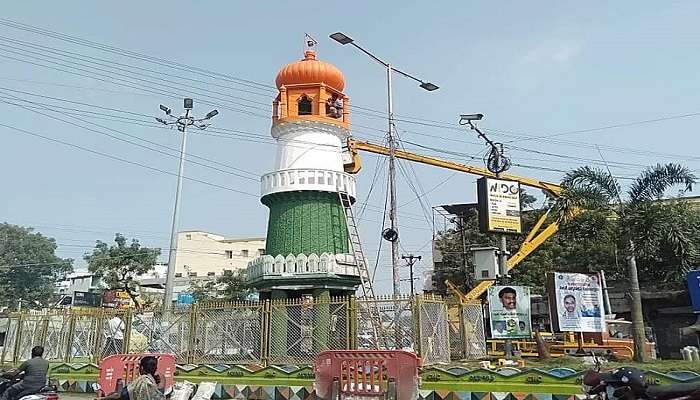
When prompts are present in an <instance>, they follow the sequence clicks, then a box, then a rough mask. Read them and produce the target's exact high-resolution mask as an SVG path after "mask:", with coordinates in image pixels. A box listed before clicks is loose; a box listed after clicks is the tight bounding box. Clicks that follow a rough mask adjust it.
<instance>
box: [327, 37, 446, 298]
mask: <svg viewBox="0 0 700 400" xmlns="http://www.w3.org/2000/svg"><path fill="white" fill-rule="evenodd" d="M330 38H331V39H333V40H335V41H336V42H338V43H340V44H342V45H348V44H349V45H352V46H354V47H355V48H357V49H358V50H360V51H361V52H363V53H365V54H366V55H368V56H369V57H370V58H371V59H373V60H374V61H376V62H377V63H379V64H381V65H382V66H384V68H385V69H386V81H387V111H388V122H389V127H388V131H387V140H388V142H389V221H390V224H391V226H390V227H389V229H388V230H385V232H382V237H384V238H385V239H386V240H388V241H389V242H391V270H392V278H393V279H392V281H393V291H394V296H399V295H400V294H401V287H400V284H401V276H400V270H399V242H398V239H399V235H398V221H397V219H396V132H395V126H394V105H393V98H392V87H391V76H392V72H396V73H397V74H399V75H401V76H403V77H406V78H409V79H412V80H414V81H416V82H418V83H419V86H420V87H421V88H423V89H425V90H427V91H429V92H432V91H434V90H437V89H438V88H439V87H438V86H437V85H435V84H433V83H430V82H426V81H423V80H421V79H418V78H416V77H415V76H413V75H410V74H408V73H406V72H404V71H402V70H400V69H397V68H395V67H392V66H391V64H389V63H388V62H386V61H384V60H382V59H380V58H379V57H377V56H375V55H374V54H372V53H371V52H370V51H369V50H367V49H365V48H363V47H361V46H360V45H358V44H357V43H355V40H353V39H352V38H351V37H349V36H347V35H345V34H344V33H342V32H336V33H333V34H331V35H330Z"/></svg>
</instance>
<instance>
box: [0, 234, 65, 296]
mask: <svg viewBox="0 0 700 400" xmlns="http://www.w3.org/2000/svg"><path fill="white" fill-rule="evenodd" d="M55 253H56V241H55V240H54V239H53V238H49V237H46V236H43V235H42V234H41V233H38V232H36V233H35V232H34V229H33V228H26V227H22V226H18V225H11V224H8V223H3V224H0V306H3V307H5V306H7V307H15V306H17V304H18V301H19V300H20V299H21V300H22V302H23V304H24V306H29V307H32V308H34V307H43V306H48V305H50V303H51V302H52V301H53V298H54V289H55V288H56V282H57V281H58V280H60V279H62V278H63V277H65V275H66V274H68V273H70V272H72V271H73V267H72V264H73V260H71V259H63V258H60V257H58V256H56V254H55Z"/></svg>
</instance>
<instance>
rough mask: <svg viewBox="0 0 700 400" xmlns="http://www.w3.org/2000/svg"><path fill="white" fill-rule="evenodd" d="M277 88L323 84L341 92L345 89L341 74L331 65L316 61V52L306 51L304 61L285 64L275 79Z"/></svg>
mask: <svg viewBox="0 0 700 400" xmlns="http://www.w3.org/2000/svg"><path fill="white" fill-rule="evenodd" d="M275 83H276V84H277V88H278V89H279V88H281V87H282V86H287V85H299V84H308V83H323V84H325V85H327V86H330V87H332V88H333V89H335V90H337V91H339V92H342V91H343V89H344V88H345V78H344V77H343V73H342V72H340V70H339V69H338V68H337V67H336V66H335V65H333V64H330V63H327V62H324V61H319V60H317V59H316V52H315V51H313V50H307V51H305V52H304V59H303V60H300V61H296V62H293V63H291V64H287V65H286V66H285V67H283V68H282V69H281V70H280V72H279V73H277V78H276V79H275Z"/></svg>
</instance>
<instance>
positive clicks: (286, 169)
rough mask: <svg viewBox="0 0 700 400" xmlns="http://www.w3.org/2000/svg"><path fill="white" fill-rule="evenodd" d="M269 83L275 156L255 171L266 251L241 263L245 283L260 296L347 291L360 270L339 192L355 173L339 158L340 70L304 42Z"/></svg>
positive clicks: (346, 117) (346, 122)
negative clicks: (269, 165) (266, 168)
mask: <svg viewBox="0 0 700 400" xmlns="http://www.w3.org/2000/svg"><path fill="white" fill-rule="evenodd" d="M275 83H276V87H277V90H278V94H277V97H276V98H275V99H274V100H273V113H272V127H271V129H270V131H271V134H272V137H273V138H274V139H275V140H276V141H277V144H278V146H277V157H276V163H275V169H274V170H273V171H272V172H270V173H267V174H265V175H263V176H262V179H261V198H260V201H261V203H263V204H264V205H265V206H267V207H268V208H269V210H270V213H269V218H268V225H267V242H266V254H265V255H262V256H260V257H258V258H256V259H255V260H254V261H252V262H251V263H250V265H249V266H248V273H247V279H248V284H249V285H250V286H251V287H253V288H255V289H256V290H258V291H259V292H260V298H262V299H289V298H301V297H307V296H313V297H314V298H328V297H329V296H339V295H347V294H352V293H354V292H355V290H356V288H357V286H358V285H359V284H360V274H359V269H358V267H357V263H356V262H355V258H354V256H353V255H352V254H351V253H352V249H351V248H350V243H349V240H348V226H347V220H346V216H345V208H344V205H343V204H342V203H341V199H340V195H341V193H342V194H343V195H344V196H347V198H348V200H349V202H350V203H351V204H352V203H354V201H355V177H354V176H353V175H351V174H348V173H346V172H345V170H344V166H343V152H342V147H343V145H344V143H345V142H346V141H347V139H348V137H349V136H350V135H351V133H350V109H349V106H350V104H349V98H348V97H347V96H346V95H345V94H344V93H343V89H344V87H345V78H344V77H343V74H342V72H340V70H339V69H338V68H336V67H335V66H334V65H332V64H329V63H326V62H323V61H320V60H317V59H316V52H315V51H314V50H313V49H311V48H309V49H307V50H306V51H305V52H304V58H303V59H302V60H300V61H296V62H293V63H291V64H288V65H286V66H285V67H283V68H282V69H281V70H280V71H279V73H278V74H277V78H276V79H275Z"/></svg>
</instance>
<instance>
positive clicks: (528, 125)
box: [0, 0, 700, 293]
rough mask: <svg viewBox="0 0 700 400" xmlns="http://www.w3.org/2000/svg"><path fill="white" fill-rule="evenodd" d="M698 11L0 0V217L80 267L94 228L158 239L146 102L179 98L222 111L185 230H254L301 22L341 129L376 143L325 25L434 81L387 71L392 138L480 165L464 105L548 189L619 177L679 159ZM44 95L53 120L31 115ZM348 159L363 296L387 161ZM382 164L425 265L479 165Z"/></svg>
mask: <svg viewBox="0 0 700 400" xmlns="http://www.w3.org/2000/svg"><path fill="white" fill-rule="evenodd" d="M698 17H700V3H697V2H692V1H674V2H665V3H663V6H659V4H658V3H654V2H633V1H619V2H613V3H611V2H586V3H564V2H542V1H529V2H518V1H504V2H498V3H497V4H496V3H488V2H474V1H442V2H429V3H428V2H412V1H401V2H398V1H396V2H394V1H385V2H376V1H354V2H327V3H313V4H312V3H309V4H308V5H305V3H304V2H234V1H209V2H192V1H187V2H185V1H167V2H166V1H148V2H143V1H141V2H136V1H122V2H94V1H86V0H84V1H73V2H39V1H22V2H8V3H7V4H4V5H3V16H2V18H4V19H3V20H0V111H1V112H2V113H3V115H4V118H3V119H2V121H0V138H2V145H1V146H0V171H2V172H0V173H1V174H2V175H0V176H2V184H3V185H2V187H3V191H2V193H3V195H2V196H0V220H2V221H6V222H9V223H14V224H19V225H25V226H33V227H35V228H36V230H37V231H40V232H42V233H44V234H46V235H48V236H51V237H54V238H56V241H57V243H58V245H59V247H58V254H59V255H60V256H62V257H70V258H74V259H76V263H75V266H76V267H77V268H81V267H83V266H84V262H83V261H82V260H81V259H82V255H83V254H84V253H85V252H87V251H89V250H90V248H91V247H92V246H93V245H94V242H95V240H98V239H99V240H103V241H111V240H112V239H113V237H114V234H115V233H116V232H120V233H123V234H125V235H127V236H128V237H134V238H138V239H139V240H140V241H141V242H142V243H143V244H144V245H146V246H153V247H162V248H167V247H168V240H169V232H170V223H171V216H172V208H173V198H174V193H175V186H176V178H175V176H174V175H173V174H174V173H175V172H176V171H177V155H176V153H175V154H174V153H173V152H172V151H171V150H168V149H167V148H163V147H157V146H167V147H169V148H175V149H177V148H178V146H179V139H178V135H176V131H173V130H168V129H162V127H160V126H158V124H157V123H155V122H154V120H153V117H156V116H161V115H162V114H161V113H160V111H159V110H158V105H159V104H165V105H168V106H169V107H172V108H173V109H174V110H180V109H181V107H182V98H183V97H185V96H190V97H193V98H194V99H195V113H196V114H197V115H204V114H206V113H207V112H208V111H209V110H211V109H212V108H217V109H218V110H219V111H220V114H219V115H218V116H217V117H216V118H215V120H213V125H212V127H211V128H210V129H208V130H207V131H203V132H193V133H192V134H191V135H189V143H188V150H187V153H188V154H190V157H189V160H188V163H187V165H186V168H185V176H187V177H188V178H191V179H187V180H185V182H184V188H183V197H182V212H181V224H180V227H181V229H182V230H205V231H210V232H215V233H218V234H222V235H225V236H227V237H251V236H264V235H265V229H266V223H267V209H266V208H265V206H263V205H262V204H261V203H260V202H259V199H258V193H259V184H258V182H257V181H258V177H259V176H260V175H262V174H264V173H266V172H269V171H271V169H272V168H273V164H274V156H275V145H274V143H272V139H271V137H270V136H269V132H270V131H269V129H270V123H271V121H270V109H271V107H270V103H271V101H272V99H273V98H274V96H275V89H274V78H275V76H276V74H277V71H278V70H279V69H280V68H281V67H282V66H284V65H285V64H287V63H290V62H294V61H296V60H298V59H300V58H301V57H302V51H303V38H304V33H305V32H306V33H309V34H310V35H312V36H313V37H315V38H316V39H317V40H318V42H319V45H318V58H319V59H322V60H324V61H328V62H331V63H333V64H335V65H336V66H337V67H338V68H340V69H341V70H342V71H343V73H344V75H345V79H346V89H345V91H346V93H347V94H348V95H349V96H350V98H351V102H352V105H353V106H354V108H353V115H352V116H351V118H352V124H353V128H352V130H353V134H354V135H355V136H356V137H358V138H361V139H366V140H370V141H374V142H378V141H381V136H382V135H384V133H383V132H384V131H385V130H386V119H385V117H384V113H385V110H386V82H385V73H384V71H383V69H382V68H381V66H379V65H378V64H376V63H374V62H373V61H372V60H370V59H369V58H368V57H366V56H365V55H364V54H362V53H360V52H359V51H357V50H355V49H353V48H351V47H349V46H341V45H339V44H337V43H335V42H333V41H332V40H330V39H329V38H328V35H329V34H330V33H333V32H335V31H342V32H344V33H346V34H347V35H349V36H351V37H353V38H354V39H355V40H356V42H357V43H358V44H360V45H362V46H364V47H366V48H368V49H370V50H371V51H373V52H374V53H376V54H377V55H378V56H379V57H381V58H383V59H385V60H387V61H388V62H390V63H391V64H392V65H395V66H396V67H398V68H400V69H403V70H405V71H407V72H409V73H411V74H413V75H416V76H418V77H420V78H422V79H424V80H427V81H431V82H434V83H435V84H437V85H439V86H440V89H439V90H437V91H435V92H430V93H429V92H426V91H423V90H422V89H420V88H419V87H417V85H416V84H415V82H413V81H410V80H407V79H403V78H401V77H399V76H396V77H395V78H394V109H395V113H396V114H397V118H398V121H397V130H398V132H399V134H400V136H401V138H402V140H403V141H404V142H403V144H404V146H405V148H406V149H407V150H410V151H416V152H421V153H423V154H430V155H435V156H440V157H444V158H448V159H453V160H459V161H462V162H468V163H471V164H475V165H482V161H481V157H482V156H483V155H484V154H485V151H486V146H485V144H484V143H483V141H481V140H480V139H478V138H477V137H476V135H475V134H474V133H473V132H470V131H467V130H465V129H463V127H460V126H459V124H458V119H459V115H460V114H463V113H476V112H479V113H483V114H485V118H484V120H483V121H481V122H480V124H479V126H480V127H481V128H483V129H484V130H485V132H486V133H487V134H488V135H489V137H490V138H492V139H493V140H495V141H499V142H503V143H505V144H506V150H507V152H508V155H509V156H510V157H511V160H512V162H513V164H515V166H514V167H513V168H512V170H511V171H510V172H511V173H513V174H518V175H522V176H530V177H538V178H540V179H543V180H548V181H552V182H558V181H559V180H560V179H561V177H562V175H563V173H564V172H565V171H568V170H570V169H572V168H575V167H578V166H582V165H593V166H599V167H602V168H606V167H607V168H610V170H611V172H612V173H613V174H614V175H616V176H619V177H620V179H621V182H622V183H623V184H628V183H629V182H630V181H631V180H630V178H632V177H634V176H636V175H638V174H639V172H640V171H642V170H643V168H644V167H645V166H648V165H651V164H655V163H666V162H678V163H682V164H684V165H686V166H687V167H689V168H690V169H692V170H694V171H696V172H697V171H700V157H699V156H698V151H697V148H698V145H699V144H700V139H698V136H697V135H696V132H695V131H696V126H697V123H698V119H700V104H699V103H700V102H699V101H698V100H700V99H699V97H700V90H699V89H700V80H699V79H698V78H697V70H698V63H699V61H700V51H698V50H700V39H698V35H697V21H698ZM15 23H22V24H27V25H30V26H31V27H29V28H28V29H29V30H27V27H26V26H25V29H17V28H13V27H12V26H15V27H16V26H17V25H15ZM36 28H40V29H44V30H49V31H53V32H55V33H57V34H59V35H60V34H63V35H70V36H71V38H69V40H59V39H56V38H55V37H54V38H52V37H50V36H47V35H43V34H38V33H32V32H31V30H34V31H35V32H36ZM54 36H56V35H54ZM75 39H82V40H89V41H91V42H94V43H95V44H93V45H91V46H92V47H88V46H83V45H79V44H78V43H80V42H79V41H77V40H75ZM38 46H44V47H38ZM100 46H102V47H100ZM104 46H112V48H117V49H118V50H116V53H115V52H107V51H104V50H100V49H99V48H102V49H105V48H106V47H104ZM96 47H97V48H96ZM126 51H131V52H136V53H138V54H142V55H147V56H150V57H154V58H157V59H161V60H169V61H174V62H177V63H179V64H178V65H180V69H173V68H170V67H168V66H167V65H168V64H166V63H165V62H163V61H158V62H148V61H147V60H144V59H143V58H142V57H141V59H138V58H135V57H133V56H129V54H132V55H133V53H126ZM194 68H198V69H197V70H196V69H194ZM197 71H199V72H197ZM202 71H209V72H202ZM40 96H44V97H40ZM27 101H33V102H34V103H27ZM12 103H14V104H12ZM18 105H21V106H22V107H20V106H18ZM57 106H58V107H64V108H62V109H60V110H62V111H63V113H57V112H55V111H51V110H47V107H49V108H51V109H52V110H57V108H56V107H57ZM91 106H97V107H101V108H96V107H91ZM23 107H24V108H23ZM76 110H78V111H76ZM85 111H91V112H92V113H86V112H85ZM40 113H41V114H40ZM51 117H53V118H51ZM57 118H58V119H57ZM75 118H79V119H80V120H77V119H75ZM127 118H128V119H127ZM59 119H61V120H63V121H61V120H59ZM81 120H82V121H81ZM80 126H83V127H86V128H88V129H84V128H81V127H80ZM18 129H20V130H18ZM37 135H40V136H41V137H40V136H37ZM126 135H130V136H126ZM146 141H148V142H146ZM130 142H131V143H130ZM134 143H137V144H139V145H141V146H146V147H148V148H144V147H138V146H137V145H135V144H134ZM76 146H79V147H76ZM421 146H422V147H421ZM149 148H150V149H149ZM151 149H157V150H159V152H157V151H152V150H151ZM197 157H198V158H197ZM362 157H363V162H364V169H363V171H362V172H361V173H360V174H359V175H358V176H357V179H358V198H359V199H360V201H361V202H367V203H368V204H369V205H368V206H367V208H366V209H365V210H364V212H361V218H362V221H361V225H360V232H361V235H362V238H363V241H364V248H365V252H366V253H367V256H368V258H369V259H370V261H371V263H375V262H376V263H377V265H378V270H377V274H376V283H377V285H378V287H379V291H380V292H384V293H388V292H389V291H390V287H391V269H390V263H391V262H390V258H389V253H388V247H389V246H387V245H386V243H384V244H383V245H382V249H381V251H380V252H378V248H379V246H380V238H379V234H380V231H381V227H382V219H383V208H384V200H385V193H386V168H385V165H386V161H385V159H383V158H381V157H377V156H373V155H369V154H363V155H362ZM468 157H472V158H468ZM399 170H400V171H399V172H400V173H399V177H398V185H399V189H398V203H399V205H400V208H399V216H398V219H399V230H400V233H401V249H402V253H414V254H418V255H422V256H423V260H422V261H421V262H419V263H418V264H417V265H416V268H417V271H418V273H422V272H423V271H426V270H428V269H430V268H431V254H430V251H431V246H430V243H431V239H432V235H433V232H434V223H433V220H435V221H436V224H437V226H438V227H440V226H442V222H443V221H442V220H441V219H440V218H439V217H436V218H434V215H433V214H434V213H433V212H432V210H431V207H432V206H436V205H439V204H452V203H462V202H474V201H476V183H475V180H476V177H474V176H470V175H464V174H457V173H453V172H450V171H446V170H440V169H437V168H435V167H429V166H422V165H411V164H407V163H404V162H401V163H400V168H399ZM375 176H376V177H377V178H376V180H375V179H374V177H375ZM407 177H408V178H407ZM373 181H374V182H375V183H374V184H372V182H373ZM409 182H410V184H409ZM370 189H371V190H370ZM426 192H427V193H426ZM531 192H533V191H531ZM533 193H534V192H533ZM692 194H700V193H699V192H697V191H695V192H694V193H692ZM417 195H420V199H421V201H417V199H416V198H417ZM358 212H360V210H358ZM164 253H166V252H164ZM377 254H379V256H380V257H379V260H378V261H377ZM402 277H403V278H404V279H408V269H407V268H403V269H402ZM402 285H403V289H402V290H403V291H404V292H406V291H407V288H408V282H407V281H404V282H403V283H402ZM419 287H420V284H419Z"/></svg>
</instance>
